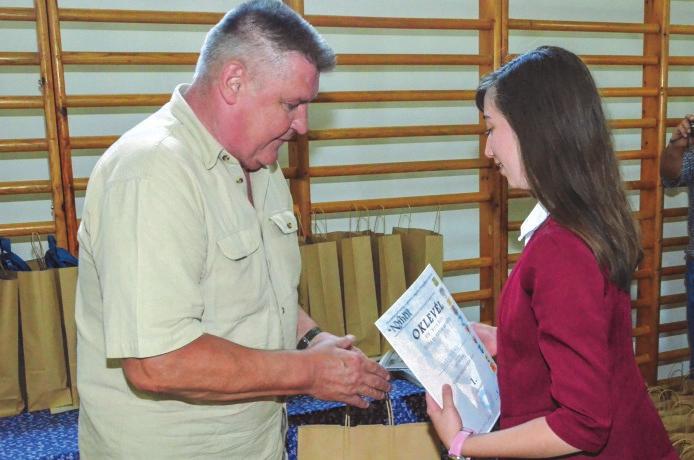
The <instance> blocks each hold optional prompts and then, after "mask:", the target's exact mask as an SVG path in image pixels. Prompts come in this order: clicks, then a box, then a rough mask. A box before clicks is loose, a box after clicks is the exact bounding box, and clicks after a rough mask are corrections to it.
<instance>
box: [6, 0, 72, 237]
mask: <svg viewBox="0 0 694 460" xmlns="http://www.w3.org/2000/svg"><path fill="white" fill-rule="evenodd" d="M0 21H30V22H34V23H35V25H36V42H37V52H35V53H18V52H14V53H10V52H0V66H2V65H13V66H14V65H21V66H38V67H39V72H40V78H39V81H38V84H39V88H40V91H41V96H4V95H0V109H3V110H4V109H7V110H12V109H43V116H44V126H45V134H46V135H45V137H44V138H42V139H5V140H0V155H1V154H3V153H14V154H18V153H19V154H23V153H30V152H37V151H46V152H47V155H48V172H49V177H48V179H47V180H34V181H21V182H16V181H13V182H0V195H13V196H16V195H27V194H32V195H33V194H47V195H49V196H50V197H51V202H52V214H53V216H52V220H50V221H41V222H22V223H2V224H0V236H6V237H10V236H12V237H17V236H29V235H31V234H33V233H39V234H47V233H54V234H55V235H56V238H57V240H58V244H60V245H65V244H66V242H67V238H68V234H67V228H66V220H65V213H64V200H63V189H62V181H61V171H60V160H59V150H58V144H57V138H58V136H57V133H56V127H55V106H54V103H53V88H54V85H53V76H52V70H51V62H50V56H49V52H48V50H49V48H50V44H49V37H48V23H47V16H46V5H45V3H44V2H43V0H35V2H34V8H0ZM0 161H2V159H1V156H0Z"/></svg>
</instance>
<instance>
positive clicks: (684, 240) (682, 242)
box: [662, 236, 689, 248]
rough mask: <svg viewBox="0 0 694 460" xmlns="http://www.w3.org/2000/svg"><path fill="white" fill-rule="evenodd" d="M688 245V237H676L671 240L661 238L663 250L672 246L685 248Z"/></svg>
mask: <svg viewBox="0 0 694 460" xmlns="http://www.w3.org/2000/svg"><path fill="white" fill-rule="evenodd" d="M687 244H689V237H688V236H678V237H671V238H663V242H662V246H663V247H665V248H670V247H673V246H686V245H687Z"/></svg>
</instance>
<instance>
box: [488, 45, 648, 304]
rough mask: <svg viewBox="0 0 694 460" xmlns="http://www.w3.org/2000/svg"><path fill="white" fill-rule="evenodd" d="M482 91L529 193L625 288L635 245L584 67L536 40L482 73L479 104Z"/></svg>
mask: <svg viewBox="0 0 694 460" xmlns="http://www.w3.org/2000/svg"><path fill="white" fill-rule="evenodd" d="M487 91H490V96H491V97H493V100H494V104H495V106H496V108H497V109H498V110H499V111H500V112H501V113H502V114H503V115H504V117H505V118H506V119H507V120H508V122H509V124H510V125H511V128H513V131H514V132H515V133H516V136H517V137H518V142H519V146H520V152H521V160H522V162H523V166H524V168H525V172H526V175H527V179H528V184H529V185H530V189H531V192H532V194H533V195H534V196H535V197H536V198H537V199H538V200H539V201H540V203H542V205H543V206H544V207H545V208H546V209H547V211H549V213H550V215H551V216H552V217H553V218H554V219H555V220H556V221H557V222H558V223H559V224H561V225H563V226H564V227H566V228H568V229H570V230H572V231H573V232H575V233H576V234H577V235H579V236H580V237H581V238H582V239H583V240H584V241H585V242H586V244H588V246H589V247H590V248H591V250H592V251H593V254H595V257H596V258H597V260H598V263H599V264H600V266H601V267H602V269H603V270H604V271H605V272H606V274H607V276H608V277H609V279H610V280H612V281H613V282H614V283H616V284H617V285H618V286H619V287H620V288H621V289H623V290H625V291H628V290H629V285H630V282H631V275H632V272H633V271H634V269H635V268H636V266H637V264H638V262H639V260H640V258H641V245H640V242H639V235H638V232H637V230H636V226H635V224H634V220H633V218H632V216H631V212H630V208H629V204H628V202H627V199H626V195H625V193H624V188H623V185H622V180H621V175H620V173H619V168H618V163H617V158H616V156H615V154H614V148H613V146H612V141H611V139H610V132H609V129H608V128H607V123H606V121H605V115H604V113H603V110H602V104H601V101H600V97H599V95H598V90H597V88H596V86H595V82H594V81H593V77H592V76H591V74H590V72H589V70H588V68H587V67H586V66H585V64H583V62H581V60H580V59H579V58H578V57H577V56H576V55H575V54H573V53H571V52H569V51H567V50H565V49H562V48H558V47H553V46H542V47H539V48H537V49H535V50H533V51H530V52H528V53H526V54H523V55H521V56H519V57H517V58H516V59H514V60H513V61H511V62H509V63H508V64H506V65H504V66H503V67H501V68H500V69H498V70H496V71H494V72H493V73H491V74H489V75H487V76H485V77H484V78H483V79H482V81H481V83H480V86H479V88H478V89H477V95H476V103H477V107H478V108H479V109H480V110H481V111H483V110H484V96H485V94H486V93H487Z"/></svg>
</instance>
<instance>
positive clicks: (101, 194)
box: [76, 85, 300, 459]
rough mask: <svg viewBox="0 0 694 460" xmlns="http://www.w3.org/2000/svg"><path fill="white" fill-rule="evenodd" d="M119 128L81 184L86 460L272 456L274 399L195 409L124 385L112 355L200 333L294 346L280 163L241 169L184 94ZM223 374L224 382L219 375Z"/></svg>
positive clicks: (278, 410)
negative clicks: (129, 127)
mask: <svg viewBox="0 0 694 460" xmlns="http://www.w3.org/2000/svg"><path fill="white" fill-rule="evenodd" d="M185 90H186V86H185V85H181V86H179V87H178V88H176V91H175V92H174V94H173V96H172V98H171V101H170V102H169V103H168V104H166V105H165V106H164V107H162V108H161V109H160V110H159V111H158V112H156V113H155V114H153V115H152V116H150V117H149V118H147V119H146V120H144V121H143V122H142V123H140V124H139V125H138V126H136V127H135V128H133V129H132V130H130V131H129V132H127V133H126V134H124V135H123V136H122V137H121V138H120V139H119V140H118V141H117V142H116V143H115V144H114V145H113V146H112V147H111V148H109V149H108V151H107V152H106V153H105V154H104V155H103V157H102V158H101V159H100V160H99V162H98V163H97V165H96V167H95V168H94V171H93V173H92V175H91V177H90V179H89V186H88V188H87V195H86V200H85V204H84V211H83V218H82V223H81V225H80V229H79V243H80V274H79V281H78V298H77V308H76V317H77V328H78V346H77V348H78V368H77V371H78V386H79V391H80V396H81V412H80V426H79V429H80V432H79V439H80V450H81V454H82V456H83V458H86V459H89V458H129V459H130V458H132V459H135V458H254V459H255V458H280V457H281V456H282V452H283V446H284V438H283V433H282V423H283V417H282V404H281V403H280V402H278V401H276V400H272V399H270V400H263V401H254V402H240V403H230V404H191V403H187V402H182V401H177V400H171V399H166V398H164V397H159V396H153V395H151V394H139V393H137V392H136V391H133V389H132V388H131V387H129V386H128V384H127V382H126V380H125V377H124V375H123V371H122V369H121V368H120V366H119V363H118V359H119V358H126V357H149V356H156V355H159V354H163V353H167V352H169V351H172V350H176V349H178V348H181V347H183V346H184V345H186V344H188V343H190V342H191V341H193V340H195V339H196V338H198V337H199V336H200V335H202V334H203V333H208V334H213V335H216V336H219V337H223V338H225V339H228V340H230V341H232V342H235V343H238V344H240V345H244V346H247V347H252V348H258V349H290V348H294V346H295V345H296V327H297V313H298V304H297V285H298V281H299V273H300V257H299V250H298V246H297V238H296V231H297V221H296V218H295V217H294V214H293V208H292V200H291V196H290V193H289V188H288V186H287V183H286V180H285V179H284V177H283V175H282V171H281V169H280V168H279V166H278V165H276V164H275V165H273V166H272V167H268V168H265V169H261V170H259V171H257V172H253V173H251V187H252V192H253V198H254V205H252V204H251V203H250V201H249V200H248V196H247V184H246V178H245V176H244V171H243V170H242V168H241V166H240V165H239V163H238V162H237V161H236V160H235V159H234V157H233V156H231V155H230V154H229V153H228V152H226V151H225V150H224V149H223V148H222V147H221V145H220V144H219V143H218V142H217V141H216V140H215V139H214V138H213V137H212V136H211V135H210V134H209V132H208V131H207V130H206V129H205V128H204V126H203V125H202V124H201V123H200V121H199V120H198V119H197V118H196V116H195V114H194V113H193V111H192V110H191V108H190V107H189V106H188V104H187V103H186V101H185V100H184V98H183V96H182V94H184V93H185ZM229 378H233V376H229Z"/></svg>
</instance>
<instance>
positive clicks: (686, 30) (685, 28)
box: [668, 24, 694, 35]
mask: <svg viewBox="0 0 694 460" xmlns="http://www.w3.org/2000/svg"><path fill="white" fill-rule="evenodd" d="M668 30H669V32H670V35H674V34H679V35H694V25H691V24H670V27H669V29H668Z"/></svg>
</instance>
